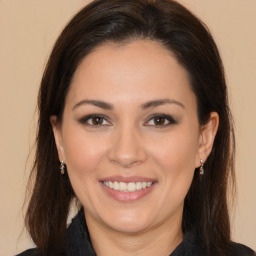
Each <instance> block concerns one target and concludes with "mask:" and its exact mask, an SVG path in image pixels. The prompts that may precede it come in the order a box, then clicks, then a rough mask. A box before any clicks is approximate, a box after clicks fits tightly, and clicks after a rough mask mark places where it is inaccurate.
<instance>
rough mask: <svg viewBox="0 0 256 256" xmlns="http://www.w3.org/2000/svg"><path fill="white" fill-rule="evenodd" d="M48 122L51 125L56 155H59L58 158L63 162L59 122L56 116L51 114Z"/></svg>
mask: <svg viewBox="0 0 256 256" xmlns="http://www.w3.org/2000/svg"><path fill="white" fill-rule="evenodd" d="M50 122H51V125H52V130H53V134H54V139H55V144H56V147H57V151H58V155H59V160H60V161H64V162H65V154H64V149H63V141H62V134H61V127H60V123H59V122H58V121H57V116H51V117H50Z"/></svg>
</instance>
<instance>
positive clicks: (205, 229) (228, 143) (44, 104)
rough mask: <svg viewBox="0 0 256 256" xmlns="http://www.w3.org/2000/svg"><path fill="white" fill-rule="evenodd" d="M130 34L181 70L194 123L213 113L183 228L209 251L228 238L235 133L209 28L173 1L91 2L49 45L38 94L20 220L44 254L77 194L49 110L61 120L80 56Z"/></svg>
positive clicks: (220, 248)
mask: <svg viewBox="0 0 256 256" xmlns="http://www.w3.org/2000/svg"><path fill="white" fill-rule="evenodd" d="M136 39H148V40H153V41H157V42H160V43H161V44H162V45H163V46H165V47H166V48H167V49H169V50H170V51H171V52H172V53H173V54H174V55H175V57H176V59H177V60H178V61H179V63H180V64H181V65H183V67H184V68H185V69H186V70H187V72H188V74H189V79H190V85H191V89H192V90H193V92H194V94H195V95H196V99H197V108H198V118H199V122H200V124H202V125H203V124H204V123H206V122H207V120H208V118H209V114H210V112H212V111H216V112H217V113H218V114H219V118H220V123H219V129H218V132H217V135H216V138H215V142H214V145H213V149H212V152H211V154H210V156H209V158H208V160H207V162H206V163H205V170H206V171H205V175H204V178H203V179H202V180H201V181H200V180H199V176H198V170H195V175H194V179H193V182H192V185H191V188H190V190H189V192H188V194H187V196H186V198H185V204H184V213H183V222H182V229H183V232H184V233H186V232H188V231H190V230H192V229H196V230H197V233H198V236H199V238H200V240H201V243H202V246H203V247H205V248H206V251H207V252H208V255H211V254H212V253H213V252H216V255H218V254H219V255H222V254H223V255H224V254H225V250H226V249H227V248H228V246H229V244H230V223H229V213H228V203H227V199H228V198H227V191H228V184H229V181H230V178H231V181H232V180H233V181H234V168H233V160H234V159H233V158H234V134H233V128H232V119H231V114H230V111H229V106H228V96H227V88H226V82H225V77H224V71H223V65H222V61H221V58H220V55H219V52H218V49H217V47H216V45H215V43H214V40H213V38H212V36H211V34H210V32H209V31H208V29H207V27H206V26H205V25H204V24H203V23H202V22H201V21H200V20H199V19H198V18H196V17H195V16H194V15H193V14H191V12H190V11H188V10H187V9H186V8H184V7H183V6H182V5H180V4H179V3H177V2H175V1H172V0H111V1H110V0H96V1H93V2H92V3H90V4H89V5H88V6H86V7H85V8H83V9H82V10H81V11H80V12H79V13H78V14H77V15H76V16H75V17H74V18H73V19H72V20H71V21H70V22H69V24H68V25H67V26H66V27H65V28H64V30H63V32H62V33H61V35H60V36H59V38H58V40H57V41H56V43H55V46H54V48H53V50H52V53H51V56H50V58H49V61H48V63H47V66H46V68H45V72H44V74H43V78H42V82H41V87H40V91H39V96H38V110H39V120H38V131H37V139H36V143H37V144H36V145H37V150H36V156H35V162H34V167H33V170H32V173H31V180H33V179H34V188H33V193H32V196H31V199H30V202H29V206H28V210H27V214H26V224H27V228H28V230H29V232H30V234H31V237H32V239H33V241H34V242H35V244H36V245H37V247H38V248H39V249H40V250H41V251H42V252H44V253H45V254H47V253H48V255H49V252H52V253H55V252H56V253H57V252H58V251H60V250H62V248H63V247H64V246H65V234H66V221H67V216H68V212H69V206H70V202H71V200H72V198H74V197H75V194H74V192H73V189H72V187H71V184H70V182H69V178H68V175H67V174H66V175H64V177H63V176H62V175H60V173H59V171H58V170H59V159H58V154H57V150H56V146H55V142H54V136H53V132H52V128H51V124H50V116H51V115H56V116H57V118H58V121H61V118H62V113H63V108H64V105H65V98H66V95H67V93H68V90H69V86H70V84H71V80H72V77H73V75H74V72H75V70H76V69H77V67H78V65H79V64H80V62H81V61H82V60H83V58H84V57H86V55H87V54H88V53H90V52H91V51H92V50H93V49H95V47H97V46H99V45H100V44H104V43H107V42H116V43H125V42H127V41H131V40H136Z"/></svg>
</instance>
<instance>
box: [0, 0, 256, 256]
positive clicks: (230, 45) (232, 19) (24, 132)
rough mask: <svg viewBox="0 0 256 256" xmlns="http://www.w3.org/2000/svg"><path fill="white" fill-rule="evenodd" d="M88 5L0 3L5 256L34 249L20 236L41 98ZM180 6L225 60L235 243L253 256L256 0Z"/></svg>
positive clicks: (50, 0)
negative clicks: (51, 61)
mask: <svg viewBox="0 0 256 256" xmlns="http://www.w3.org/2000/svg"><path fill="white" fill-rule="evenodd" d="M86 2H88V1H81V0H0V202H1V213H0V214H1V216H0V256H6V255H14V254H15V253H18V252H19V251H21V250H24V249H25V248H27V247H29V246H32V242H31V241H30V239H29V238H28V237H27V235H26V232H23V233H21V231H22V228H23V213H22V204H23V200H24V194H25V185H26V177H27V174H28V171H29V169H30V167H31V158H27V157H28V153H29V151H30V152H33V147H32V145H33V139H34V130H35V124H36V114H35V113H36V112H35V106H36V95H37V90H38V86H39V83H40V78H41V75H42V72H43V69H44V66H45V63H46V60H47V57H48V55H49V53H50V50H51V48H52V45H53V43H54V41H55V39H56V37H57V35H58V34H59V32H60V31H61V29H62V28H63V26H64V25H65V24H66V22H67V21H68V20H69V19H70V17H71V16H72V15H73V14H74V13H75V12H76V11H77V10H79V9H80V8H81V7H82V6H84V4H85V3H86ZM180 2H181V3H184V5H185V6H187V7H189V8H190V9H191V10H193V12H194V13H196V14H197V15H198V16H199V17H201V18H202V19H203V20H204V21H205V23H206V24H207V25H208V26H209V28H210V29H211V31H212V33H213V35H214V37H215V39H216V42H217V44H218V46H219V48H220V52H221V55H222V57H223V61H224V65H225V68H226V74H227V80H228V85H229V89H230V96H231V105H232V109H233V113H234V117H235V122H236V135H237V164H236V166H237V178H238V197H237V205H236V214H235V217H234V218H233V239H234V240H235V241H239V242H242V243H245V244H247V245H249V246H250V247H252V248H254V249H255V250H256V184H255V181H256V167H255V161H254V160H255V153H256V149H255V145H256V134H255V133H256V15H255V11H256V0H232V1H231V0H215V1H212V0H180ZM206 171H207V170H206Z"/></svg>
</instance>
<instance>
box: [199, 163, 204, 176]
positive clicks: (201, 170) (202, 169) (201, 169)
mask: <svg viewBox="0 0 256 256" xmlns="http://www.w3.org/2000/svg"><path fill="white" fill-rule="evenodd" d="M200 163H201V166H200V171H199V174H200V176H203V175H204V162H203V160H202V159H201V160H200Z"/></svg>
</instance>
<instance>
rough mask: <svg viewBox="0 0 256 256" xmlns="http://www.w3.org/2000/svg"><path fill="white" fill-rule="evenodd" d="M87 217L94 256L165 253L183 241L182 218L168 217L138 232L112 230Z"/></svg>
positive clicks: (168, 252) (150, 255) (153, 255)
mask: <svg viewBox="0 0 256 256" xmlns="http://www.w3.org/2000/svg"><path fill="white" fill-rule="evenodd" d="M85 215H86V214H85ZM86 220H87V225H88V230H89V233H90V237H91V241H92V245H93V248H94V250H95V252H96V254H97V256H103V255H104V256H115V255H118V256H121V255H122V256H129V255H140V256H144V255H147V256H155V255H166V256H168V255H170V254H171V253H172V252H173V251H174V249H175V248H176V247H177V246H178V245H179V244H180V243H181V241H182V240H183V234H182V230H181V220H179V222H177V220H176V221H175V222H173V221H171V220H170V221H168V222H172V223H168V222H164V223H163V224H162V225H158V226H157V227H151V228H150V229H147V230H145V231H142V232H138V233H121V232H118V231H115V230H113V229H110V228H108V227H106V226H104V225H101V224H99V223H98V222H97V221H95V220H94V219H93V218H90V216H86ZM173 223H175V224H174V225H173ZM168 224H169V225H168Z"/></svg>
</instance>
